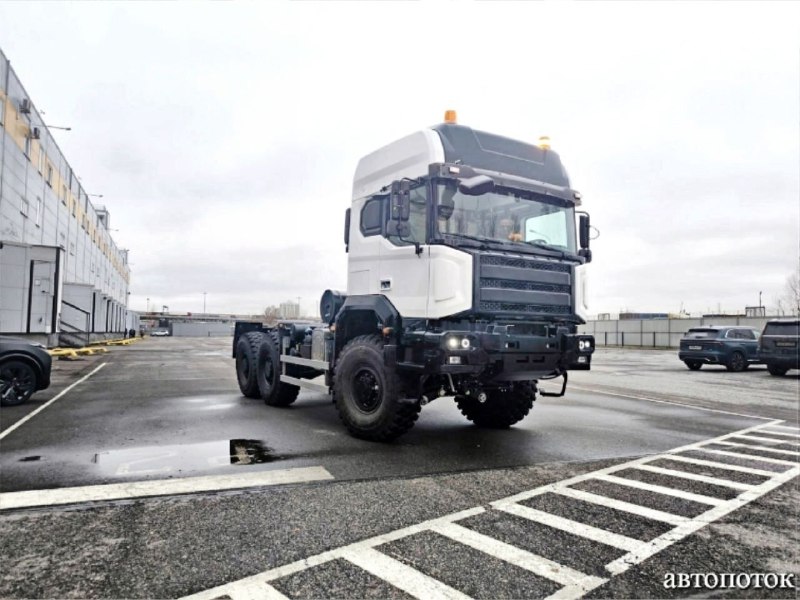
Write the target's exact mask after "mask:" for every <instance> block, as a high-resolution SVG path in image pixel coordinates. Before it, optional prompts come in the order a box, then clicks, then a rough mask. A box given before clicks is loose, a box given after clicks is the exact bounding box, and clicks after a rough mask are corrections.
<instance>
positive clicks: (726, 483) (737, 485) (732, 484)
mask: <svg viewBox="0 0 800 600" xmlns="http://www.w3.org/2000/svg"><path fill="white" fill-rule="evenodd" d="M636 468H637V469H639V470H641V471H649V472H650V473H658V474H660V475H668V476H670V477H680V478H681V479H689V480H691V481H702V482H703V483H710V484H712V485H719V486H723V487H729V488H733V489H735V490H749V489H752V488H754V487H755V486H754V485H751V484H749V483H741V482H739V481H731V480H730V479H719V478H717V477H709V476H708V475H698V474H697V473H687V472H686V471H676V470H675V469H664V468H662V467H654V466H653V465H639V466H638V467H636Z"/></svg>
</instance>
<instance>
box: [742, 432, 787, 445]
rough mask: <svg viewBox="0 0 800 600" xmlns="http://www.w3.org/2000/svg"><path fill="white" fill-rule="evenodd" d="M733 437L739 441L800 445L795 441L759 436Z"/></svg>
mask: <svg viewBox="0 0 800 600" xmlns="http://www.w3.org/2000/svg"><path fill="white" fill-rule="evenodd" d="M733 437H734V438H737V439H742V440H753V441H756V442H770V443H772V444H795V445H797V444H800V441H797V442H795V441H794V440H776V439H775V438H765V437H757V436H754V435H749V434H748V435H735V436H733Z"/></svg>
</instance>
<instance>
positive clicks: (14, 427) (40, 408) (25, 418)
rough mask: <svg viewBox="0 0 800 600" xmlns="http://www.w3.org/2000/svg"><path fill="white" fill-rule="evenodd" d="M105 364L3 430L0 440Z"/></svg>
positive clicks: (103, 365) (99, 366)
mask: <svg viewBox="0 0 800 600" xmlns="http://www.w3.org/2000/svg"><path fill="white" fill-rule="evenodd" d="M107 364H108V363H103V364H101V365H98V366H97V368H96V369H94V370H93V371H92V372H91V373H89V374H88V375H84V376H83V377H81V378H80V379H78V381H76V382H74V383H72V384H71V385H69V386H68V387H66V388H64V389H63V390H61V391H60V392H59V393H58V395H56V396H55V397H54V398H51V399H50V400H48V401H47V402H45V403H44V404H42V405H41V406H40V407H39V408H37V409H36V410H35V411H33V412H32V413H30V414H29V415H26V416H25V417H23V418H22V419H20V420H19V421H17V422H16V423H14V424H13V425H12V426H11V427H9V428H8V429H6V430H5V431H3V432H2V433H0V440H2V439H3V438H4V437H6V436H7V435H8V434H9V433H11V432H12V431H14V430H15V429H17V428H18V427H19V426H21V425H22V424H23V423H27V422H28V421H30V420H31V419H32V418H33V417H35V416H36V415H38V414H39V413H40V412H42V411H43V410H44V409H45V408H47V407H48V406H50V405H51V404H53V402H55V401H56V400H58V399H60V398H62V397H63V396H64V395H65V394H66V393H67V392H68V391H70V390H71V389H72V388H74V387H75V386H77V385H80V384H81V383H83V382H84V381H86V380H87V379H89V377H91V376H92V375H94V374H95V373H97V372H98V371H99V370H100V369H102V368H103V367H105V366H106V365H107Z"/></svg>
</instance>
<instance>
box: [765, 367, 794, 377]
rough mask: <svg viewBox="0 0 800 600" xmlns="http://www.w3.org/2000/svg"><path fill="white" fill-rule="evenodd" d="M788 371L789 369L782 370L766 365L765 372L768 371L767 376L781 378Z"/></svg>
mask: <svg viewBox="0 0 800 600" xmlns="http://www.w3.org/2000/svg"><path fill="white" fill-rule="evenodd" d="M788 370H789V369H784V368H782V367H777V366H774V365H767V371H769V374H770V375H775V376H776V377H783V376H784V375H786V372H787V371H788Z"/></svg>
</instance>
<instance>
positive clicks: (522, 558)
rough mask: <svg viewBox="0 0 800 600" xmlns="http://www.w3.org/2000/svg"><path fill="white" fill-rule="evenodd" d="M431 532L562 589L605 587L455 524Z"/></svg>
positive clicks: (601, 581) (596, 580) (600, 582)
mask: <svg viewBox="0 0 800 600" xmlns="http://www.w3.org/2000/svg"><path fill="white" fill-rule="evenodd" d="M431 530H432V531H435V532H436V533H438V534H441V535H444V536H446V537H448V538H450V539H451V540H455V541H456V542H458V543H460V544H464V545H466V546H470V547H471V548H475V549H476V550H480V551H481V552H483V553H484V554H488V555H489V556H493V557H495V558H499V559H500V560H503V561H505V562H507V563H511V564H512V565H515V566H517V567H520V568H522V569H525V570H526V571H530V572H531V573H534V574H536V575H539V576H540V577H544V578H546V579H549V580H551V581H555V582H556V583H560V584H561V585H569V586H576V587H581V588H583V589H584V591H588V590H590V589H594V588H595V587H597V586H598V585H602V584H603V583H605V581H606V580H605V579H601V578H599V577H593V576H591V575H586V574H585V573H581V572H580V571H576V570H574V569H571V568H569V567H567V566H565V565H562V564H559V563H557V562H554V561H552V560H549V559H547V558H544V557H542V556H537V555H536V554H533V553H531V552H528V551H527V550H523V549H522V548H517V547H516V546H512V545H511V544H506V543H505V542H501V541H500V540H496V539H495V538H493V537H489V536H488V535H483V534H482V533H478V532H477V531H473V530H472V529H467V528H466V527H462V526H461V525H458V524H456V523H441V524H438V525H434V526H433V527H431Z"/></svg>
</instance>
